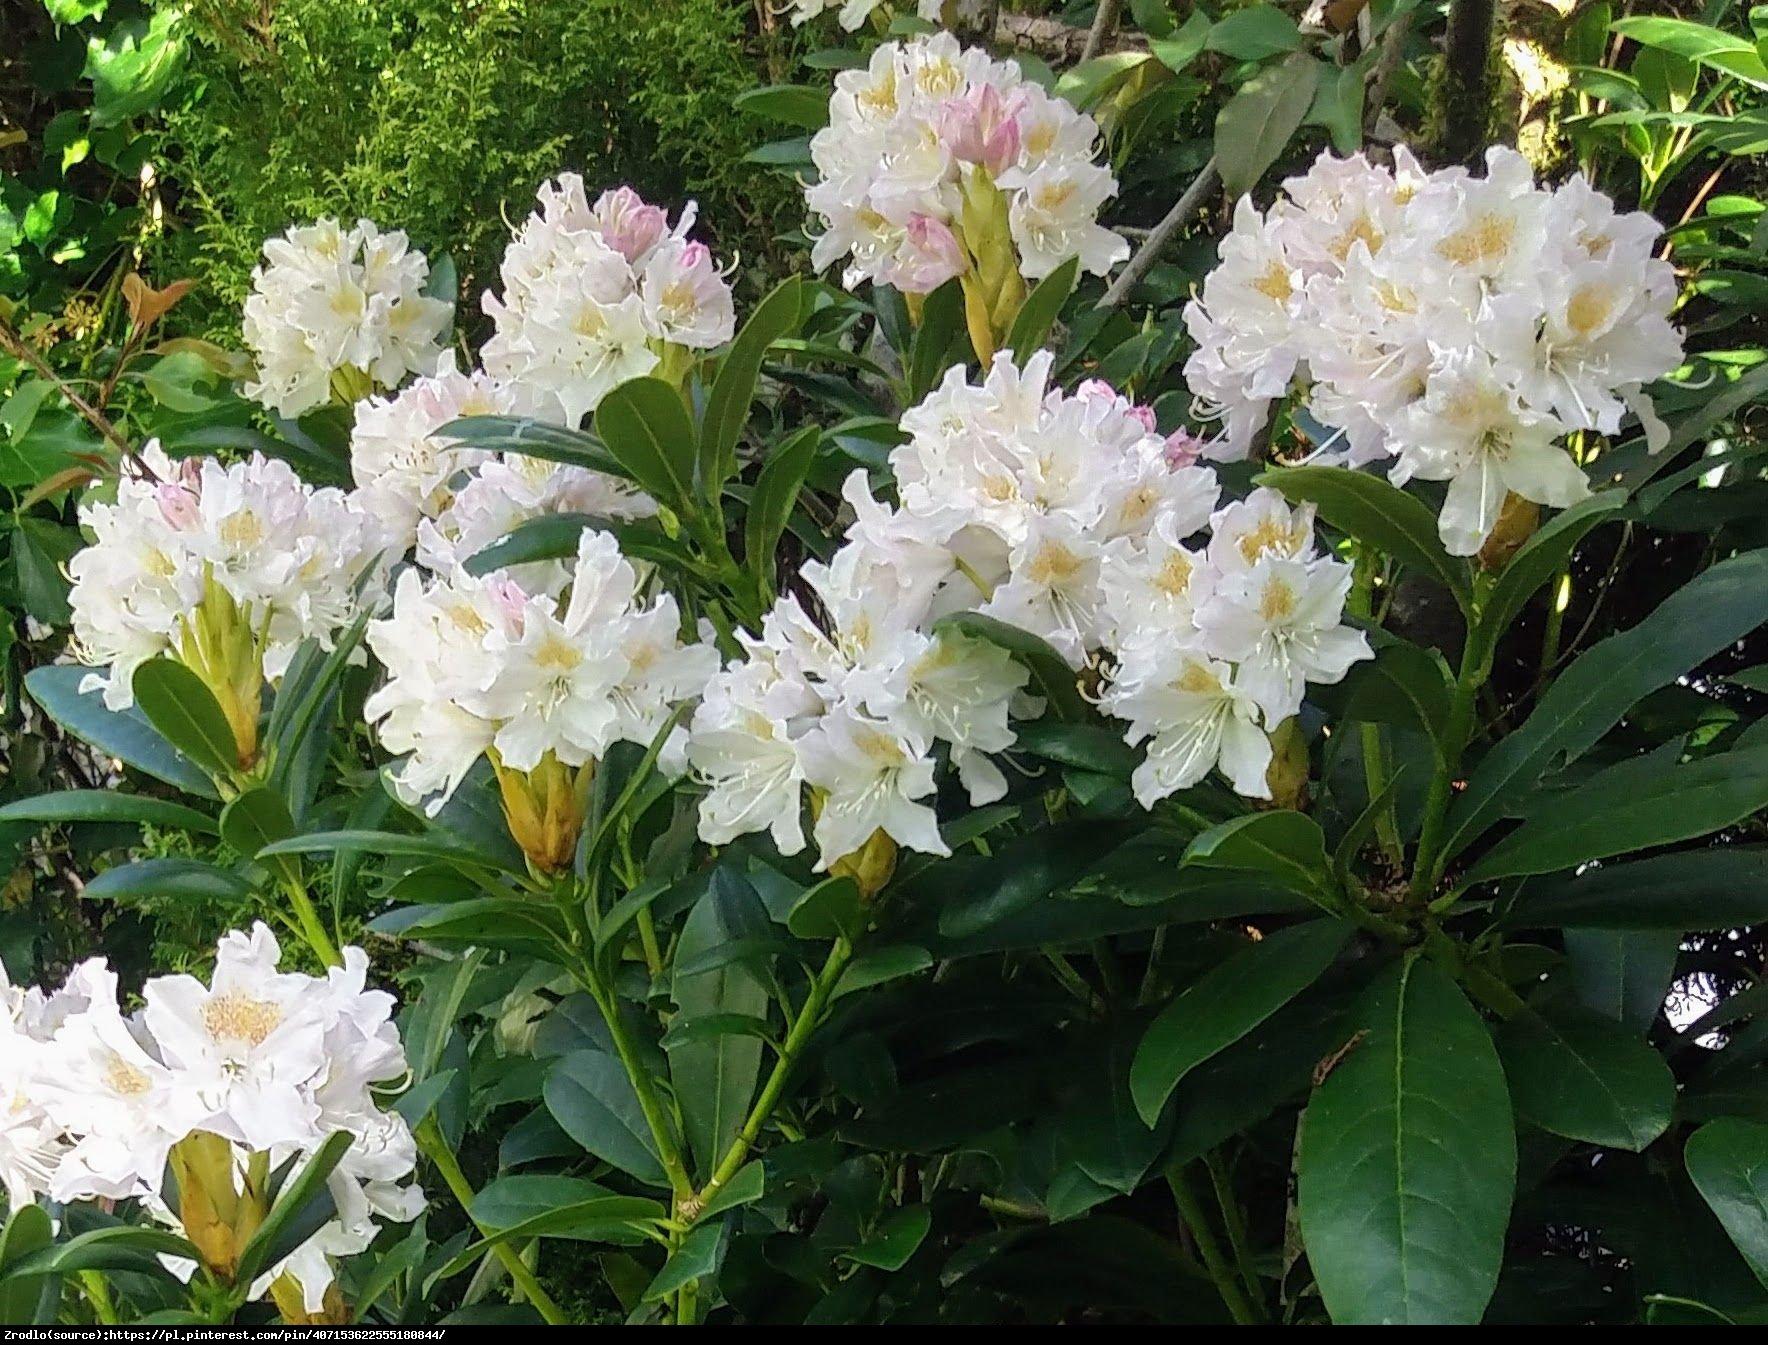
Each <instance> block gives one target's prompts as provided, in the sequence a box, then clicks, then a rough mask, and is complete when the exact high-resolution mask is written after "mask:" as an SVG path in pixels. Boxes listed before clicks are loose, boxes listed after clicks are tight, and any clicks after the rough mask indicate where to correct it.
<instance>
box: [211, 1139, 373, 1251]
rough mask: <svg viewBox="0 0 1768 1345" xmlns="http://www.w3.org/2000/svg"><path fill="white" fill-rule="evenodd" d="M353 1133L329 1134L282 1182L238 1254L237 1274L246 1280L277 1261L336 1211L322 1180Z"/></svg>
mask: <svg viewBox="0 0 1768 1345" xmlns="http://www.w3.org/2000/svg"><path fill="white" fill-rule="evenodd" d="M353 1139H354V1136H352V1135H351V1134H350V1133H349V1132H348V1131H345V1130H340V1131H338V1132H337V1133H336V1134H333V1135H329V1136H327V1137H326V1140H325V1142H324V1143H323V1144H321V1145H320V1146H319V1148H317V1149H315V1150H314V1151H313V1156H312V1157H311V1158H309V1159H308V1160H307V1162H306V1164H305V1165H304V1166H303V1167H302V1168H301V1170H300V1172H298V1173H296V1174H295V1176H294V1178H293V1179H292V1180H291V1181H290V1182H289V1183H288V1184H287V1185H285V1186H284V1187H283V1188H282V1190H281V1192H279V1193H278V1195H277V1197H276V1203H275V1204H274V1205H272V1206H271V1207H270V1213H269V1214H267V1215H265V1217H264V1222H263V1223H261V1224H259V1225H258V1230H257V1232H255V1233H253V1234H252V1236H251V1240H250V1241H248V1242H247V1243H246V1245H245V1246H244V1248H242V1249H241V1251H240V1254H239V1270H238V1277H239V1280H240V1282H241V1283H243V1284H250V1283H251V1282H252V1281H253V1280H255V1279H257V1278H258V1276H259V1275H261V1274H263V1272H264V1271H266V1270H268V1269H269V1268H270V1267H271V1266H274V1265H275V1264H277V1262H279V1261H281V1260H283V1259H284V1258H286V1257H287V1256H288V1255H289V1254H290V1253H291V1252H293V1251H294V1250H295V1249H296V1248H297V1247H299V1246H300V1245H301V1244H302V1243H304V1242H306V1241H307V1239H308V1238H310V1237H312V1236H313V1235H314V1234H315V1233H317V1232H318V1231H319V1230H320V1229H321V1228H323V1227H324V1226H325V1225H326V1224H327V1223H328V1222H330V1220H331V1218H332V1216H333V1215H334V1214H335V1213H336V1212H337V1207H336V1206H335V1205H334V1204H333V1202H332V1194H331V1191H330V1189H329V1188H328V1187H327V1185H326V1182H327V1180H328V1179H329V1178H330V1177H331V1174H332V1169H333V1168H335V1167H337V1165H338V1164H339V1162H341V1161H342V1160H343V1157H344V1153H345V1151H346V1150H347V1149H349V1147H350V1145H351V1143H352V1142H353Z"/></svg>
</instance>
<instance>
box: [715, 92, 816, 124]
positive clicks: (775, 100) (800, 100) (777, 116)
mask: <svg viewBox="0 0 1768 1345" xmlns="http://www.w3.org/2000/svg"><path fill="white" fill-rule="evenodd" d="M734 101H735V103H736V105H737V106H738V107H739V108H741V109H742V110H743V111H745V112H753V113H755V114H756V115H757V116H760V117H766V118H768V119H769V120H770V121H783V122H785V123H787V124H788V125H791V126H802V127H803V128H804V129H805V130H807V131H820V130H822V129H823V127H825V126H827V125H828V124H829V91H828V90H827V89H819V88H813V87H812V86H810V85H808V84H767V85H763V86H762V87H761V88H759V89H745V90H744V91H743V92H742V93H739V94H738V95H737V96H736V98H735V100H734Z"/></svg>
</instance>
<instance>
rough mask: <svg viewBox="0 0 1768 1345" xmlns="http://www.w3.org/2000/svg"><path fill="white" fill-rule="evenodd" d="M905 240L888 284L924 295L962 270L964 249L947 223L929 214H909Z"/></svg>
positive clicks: (911, 292)
mask: <svg viewBox="0 0 1768 1345" xmlns="http://www.w3.org/2000/svg"><path fill="white" fill-rule="evenodd" d="M904 233H905V235H906V240H905V243H904V246H903V248H902V250H901V251H899V252H898V254H897V256H896V259H895V264H894V265H893V267H892V268H891V270H892V274H891V276H890V280H889V283H890V284H892V285H894V286H896V288H897V289H899V290H902V291H903V292H904V293H907V294H928V293H931V292H932V291H933V290H936V289H938V288H939V287H940V286H941V285H943V284H945V282H946V281H948V280H950V279H951V278H952V277H953V276H957V275H962V274H963V273H964V248H963V245H962V244H961V243H959V242H958V236H957V235H956V234H955V233H953V232H952V230H951V226H950V225H949V224H947V223H946V222H945V221H944V220H942V219H939V218H937V217H936V216H933V215H910V216H909V222H908V225H907V227H906V228H905V230H904Z"/></svg>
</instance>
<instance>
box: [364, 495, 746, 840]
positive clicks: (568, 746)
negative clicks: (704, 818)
mask: <svg viewBox="0 0 1768 1345" xmlns="http://www.w3.org/2000/svg"><path fill="white" fill-rule="evenodd" d="M568 579H569V583H568V593H567V595H566V596H565V597H564V598H563V599H562V600H561V599H558V598H555V597H553V596H552V595H551V594H550V593H548V592H546V591H544V590H542V591H539V592H530V591H528V590H526V589H525V588H523V587H522V586H521V585H519V584H518V583H517V582H516V581H515V580H514V579H512V578H511V577H510V576H509V575H508V574H506V573H504V572H502V571H500V572H498V573H497V574H494V575H492V576H490V577H488V578H484V579H478V578H474V577H473V576H471V575H469V574H467V573H465V572H464V571H458V572H456V573H454V574H451V575H448V576H444V577H437V578H433V579H431V580H429V581H428V582H426V581H425V580H424V578H423V577H422V576H421V575H420V574H419V573H418V572H417V571H416V570H415V569H408V570H406V571H405V572H404V573H402V574H401V575H400V576H399V583H398V587H397V588H396V589H395V590H394V595H393V611H392V615H391V616H390V617H388V618H386V619H385V620H381V621H376V622H372V623H370V625H369V628H368V643H369V647H370V648H371V649H373V651H374V653H375V656H376V657H377V658H378V659H379V660H380V661H381V664H382V665H383V666H384V667H385V668H386V671H387V680H386V682H385V684H384V685H383V686H382V687H381V688H380V689H379V690H377V691H376V692H375V693H374V694H373V695H372V696H371V697H370V698H369V700H368V703H367V705H366V707H365V715H366V717H367V719H368V721H369V722H370V723H378V724H379V726H380V727H379V730H378V732H379V735H380V739H381V742H382V743H384V744H385V745H386V747H387V748H388V749H389V750H390V751H393V752H398V753H410V756H409V758H408V759H407V761H406V762H405V764H404V766H403V767H402V768H401V770H400V772H399V773H398V774H397V775H396V776H395V777H394V779H393V783H394V785H395V787H396V788H397V789H398V791H399V793H400V795H401V797H403V798H405V799H406V800H407V801H409V802H411V803H414V804H415V803H418V802H420V801H423V800H428V804H427V807H428V810H429V811H430V812H431V813H432V814H433V813H434V812H436V811H437V810H438V809H439V808H440V807H441V806H442V804H443V803H445V802H446V801H447V799H448V798H449V796H450V795H451V794H452V793H453V792H454V790H455V789H456V787H458V786H459V784H460V781H461V779H462V778H463V777H464V776H465V775H466V773H467V771H468V770H469V769H470V768H471V767H472V765H473V763H474V762H475V761H477V760H478V759H479V757H480V756H482V755H485V754H487V753H492V752H494V753H495V754H496V758H497V760H498V761H499V762H500V763H501V764H502V765H503V766H504V767H507V768H509V769H511V770H515V771H532V770H534V769H535V768H536V767H538V766H540V765H541V762H542V759H543V758H545V757H546V756H547V755H548V754H549V753H550V754H551V755H552V757H553V758H554V759H556V760H557V761H558V762H559V763H561V764H562V765H565V766H571V767H575V766H581V765H583V764H584V763H586V762H589V761H593V760H596V759H598V758H600V757H601V756H602V754H603V753H604V752H606V751H607V749H608V748H609V747H610V746H611V745H613V744H614V743H616V742H620V741H629V742H637V743H643V744H646V745H649V743H650V742H651V741H652V739H653V738H655V737H656V735H657V734H658V732H660V731H661V729H662V727H663V725H664V723H665V722H666V721H667V720H668V718H669V716H670V714H671V713H672V712H673V711H674V709H675V707H676V706H677V705H678V704H679V703H681V702H682V701H684V700H687V699H688V698H690V697H691V696H693V695H694V694H695V693H696V692H697V691H698V690H699V688H700V687H701V686H702V685H703V684H704V683H705V681H706V679H707V678H708V677H710V676H711V675H712V673H713V672H714V671H715V670H716V668H717V665H718V658H717V655H716V654H715V653H714V652H713V650H712V649H711V648H709V647H707V646H705V645H701V644H698V643H690V644H683V642H682V640H681V613H680V610H679V608H678V607H677V606H676V602H675V599H674V598H673V597H671V596H670V595H668V594H663V595H660V596H659V597H657V598H656V599H655V600H653V601H652V602H651V603H650V604H649V605H645V604H643V603H642V602H641V601H640V599H639V595H638V590H639V576H638V574H637V572H636V571H635V570H634V569H633V567H632V565H631V564H629V563H628V562H627V561H626V560H625V558H623V557H622V556H621V554H620V549H619V547H618V545H617V544H616V543H615V541H614V539H613V538H612V537H611V536H609V535H608V534H607V533H604V532H597V531H593V530H590V531H586V532H585V533H584V534H583V538H582V540H581V542H580V543H579V546H578V552H577V560H576V563H575V565H574V566H573V567H572V568H571V570H570V571H569V575H568ZM683 737H685V734H678V735H677V739H678V741H676V742H675V743H674V744H673V745H672V746H670V747H667V748H666V749H665V752H664V756H663V767H664V769H665V770H670V769H673V770H674V771H676V772H677V773H679V771H680V770H681V768H682V746H683V744H682V743H681V742H680V741H679V739H680V738H683Z"/></svg>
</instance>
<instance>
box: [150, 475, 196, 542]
mask: <svg viewBox="0 0 1768 1345" xmlns="http://www.w3.org/2000/svg"><path fill="white" fill-rule="evenodd" d="M153 493H154V499H155V500H156V501H157V502H158V503H159V506H160V517H161V518H163V519H165V520H166V526H167V527H169V528H175V529H177V530H178V531H179V532H183V531H184V530H185V529H186V528H191V527H195V526H196V521H197V498H196V494H195V492H194V491H191V490H190V489H188V488H187V487H185V486H181V485H177V484H176V483H174V482H171V481H162V482H160V484H159V485H157V486H155V487H154V490H153Z"/></svg>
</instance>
